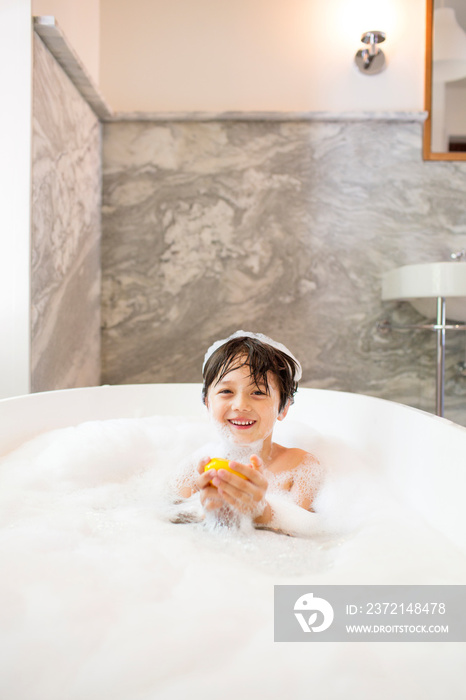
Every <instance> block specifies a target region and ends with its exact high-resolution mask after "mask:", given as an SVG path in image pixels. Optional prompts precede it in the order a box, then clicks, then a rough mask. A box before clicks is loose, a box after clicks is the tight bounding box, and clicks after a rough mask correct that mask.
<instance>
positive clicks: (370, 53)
mask: <svg viewBox="0 0 466 700" xmlns="http://www.w3.org/2000/svg"><path fill="white" fill-rule="evenodd" d="M361 41H362V42H364V44H369V48H367V49H359V51H358V52H357V54H356V57H355V59H354V60H355V62H356V65H357V67H358V68H359V70H360V71H361V73H365V74H366V75H375V74H376V73H380V71H382V70H383V69H384V68H385V54H384V52H383V51H382V49H379V47H378V46H377V44H381V43H382V41H385V33H384V32H366V33H365V34H363V35H362V37H361Z"/></svg>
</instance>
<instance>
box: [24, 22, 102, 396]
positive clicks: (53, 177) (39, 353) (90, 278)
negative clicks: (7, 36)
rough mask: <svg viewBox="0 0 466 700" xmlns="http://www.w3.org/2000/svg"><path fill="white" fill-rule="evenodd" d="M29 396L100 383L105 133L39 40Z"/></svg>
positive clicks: (35, 90) (36, 55)
mask: <svg viewBox="0 0 466 700" xmlns="http://www.w3.org/2000/svg"><path fill="white" fill-rule="evenodd" d="M33 75H34V85H33V155H32V158H33V183H32V270H31V279H32V285H31V286H32V312H31V337H32V348H31V354H32V367H31V376H32V381H31V384H32V390H33V391H44V390H51V389H62V388H69V387H75V386H87V385H94V384H98V383H99V381H100V206H101V184H100V181H101V167H100V158H101V153H100V143H101V130H100V124H99V121H98V119H97V118H96V116H95V114H94V113H93V112H92V111H91V109H90V108H89V106H88V105H87V103H86V102H85V101H84V100H83V98H82V97H81V95H80V94H79V93H78V92H77V90H76V88H75V87H74V86H73V85H72V83H71V82H70V81H69V79H68V77H67V76H66V75H65V74H64V73H63V70H62V69H61V68H60V66H58V64H57V63H56V61H55V60H54V58H53V57H52V56H51V54H50V53H49V51H48V50H47V49H46V47H45V46H44V45H43V43H42V42H41V40H40V39H39V38H38V37H37V36H36V35H35V36H34V72H33Z"/></svg>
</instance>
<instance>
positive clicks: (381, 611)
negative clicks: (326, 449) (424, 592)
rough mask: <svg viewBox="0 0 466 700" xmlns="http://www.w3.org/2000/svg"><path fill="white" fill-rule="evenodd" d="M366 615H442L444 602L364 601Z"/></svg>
mask: <svg viewBox="0 0 466 700" xmlns="http://www.w3.org/2000/svg"><path fill="white" fill-rule="evenodd" d="M365 612H366V615H405V614H408V615H434V614H437V615H444V614H445V612H446V609H445V603H393V602H392V603H366V611H365Z"/></svg>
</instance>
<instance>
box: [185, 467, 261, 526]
mask: <svg viewBox="0 0 466 700" xmlns="http://www.w3.org/2000/svg"><path fill="white" fill-rule="evenodd" d="M201 464H202V465H203V466H202V469H204V466H205V465H206V464H207V462H206V461H204V460H202V462H201ZM230 467H231V468H232V469H234V470H235V471H236V472H239V473H240V474H243V476H245V477H246V478H245V479H242V478H241V477H240V476H237V475H236V474H232V473H231V472H229V471H227V470H226V469H219V470H218V471H217V472H216V475H215V476H214V477H213V478H212V472H215V471H216V470H215V469H213V470H211V469H209V471H208V472H205V474H206V475H210V476H208V480H209V481H210V480H212V484H213V485H214V486H216V487H217V488H216V489H214V488H212V487H211V488H212V491H217V495H218V496H220V497H221V499H222V502H223V503H228V505H230V506H232V507H233V508H235V509H236V510H238V511H240V512H241V513H248V514H251V515H253V516H256V515H260V514H261V513H262V511H263V510H264V507H265V501H264V499H265V494H266V491H267V487H268V482H267V479H266V478H265V476H264V475H263V473H262V467H263V465H262V460H261V459H260V457H258V456H257V455H252V457H251V462H250V464H242V463H241V462H233V461H231V462H230ZM198 481H199V479H198ZM201 500H202V494H201ZM259 511H260V512H259Z"/></svg>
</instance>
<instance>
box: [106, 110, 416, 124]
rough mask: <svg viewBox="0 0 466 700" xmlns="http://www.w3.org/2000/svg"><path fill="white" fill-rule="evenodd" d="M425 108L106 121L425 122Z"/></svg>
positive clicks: (152, 115) (138, 116) (159, 115)
mask: <svg viewBox="0 0 466 700" xmlns="http://www.w3.org/2000/svg"><path fill="white" fill-rule="evenodd" d="M426 118H427V112H233V111H232V112H115V113H114V114H113V116H112V117H110V118H108V119H106V121H112V122H114V121H117V122H125V121H150V122H213V121H276V122H280V121H284V122H286V121H308V122H361V121H382V122H424V121H425V119H426Z"/></svg>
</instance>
